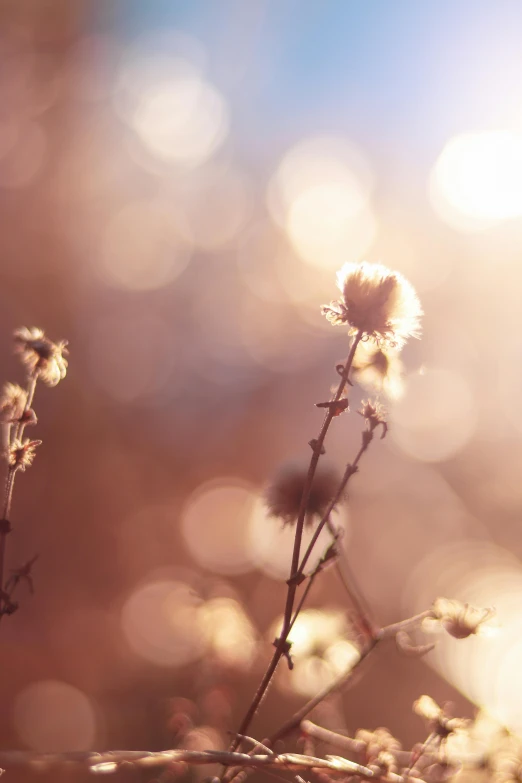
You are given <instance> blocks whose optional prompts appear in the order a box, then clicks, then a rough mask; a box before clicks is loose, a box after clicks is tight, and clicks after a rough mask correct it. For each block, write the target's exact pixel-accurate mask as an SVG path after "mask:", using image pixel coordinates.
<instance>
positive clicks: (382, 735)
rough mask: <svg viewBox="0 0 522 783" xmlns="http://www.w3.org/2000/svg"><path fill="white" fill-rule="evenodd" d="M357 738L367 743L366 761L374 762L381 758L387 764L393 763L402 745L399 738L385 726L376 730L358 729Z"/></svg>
mask: <svg viewBox="0 0 522 783" xmlns="http://www.w3.org/2000/svg"><path fill="white" fill-rule="evenodd" d="M355 739H356V740H358V741H359V742H362V743H364V745H365V751H364V755H365V757H366V758H365V760H366V762H368V763H372V762H376V761H378V760H380V762H381V763H383V764H384V765H385V766H390V765H391V763H393V762H392V759H394V754H395V753H397V752H398V751H399V750H401V747H402V746H401V743H400V742H399V740H398V739H396V738H395V737H394V736H393V735H392V734H390V732H389V731H388V729H384V728H379V729H375V731H368V730H367V729H358V730H357V732H356V733H355ZM386 762H388V763H386Z"/></svg>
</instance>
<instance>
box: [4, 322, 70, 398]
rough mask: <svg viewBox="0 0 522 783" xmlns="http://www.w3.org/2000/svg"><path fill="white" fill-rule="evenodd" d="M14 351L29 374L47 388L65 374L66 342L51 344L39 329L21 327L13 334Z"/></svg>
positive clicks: (61, 378)
mask: <svg viewBox="0 0 522 783" xmlns="http://www.w3.org/2000/svg"><path fill="white" fill-rule="evenodd" d="M14 339H15V350H16V352H17V353H19V354H20V355H21V358H22V362H23V363H24V364H25V366H26V367H27V368H28V369H29V372H30V373H32V374H34V373H36V374H38V377H39V378H40V379H41V380H42V381H43V382H44V383H46V384H47V385H48V386H56V384H57V383H59V381H61V380H63V378H65V375H66V373H67V360H66V359H65V358H64V354H66V353H67V348H66V346H67V340H60V341H59V342H58V343H53V342H52V341H51V340H49V338H48V337H46V336H45V334H44V332H43V331H42V330H41V329H36V328H35V327H33V328H31V329H28V328H27V327H25V326H23V327H22V328H20V329H17V330H16V331H15V333H14Z"/></svg>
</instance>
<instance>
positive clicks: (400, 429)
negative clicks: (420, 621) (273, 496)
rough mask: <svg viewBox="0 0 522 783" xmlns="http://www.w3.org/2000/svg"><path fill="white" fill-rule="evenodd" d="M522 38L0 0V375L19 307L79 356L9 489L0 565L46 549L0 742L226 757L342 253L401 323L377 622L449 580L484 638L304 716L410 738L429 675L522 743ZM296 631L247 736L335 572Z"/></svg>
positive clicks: (347, 434)
mask: <svg viewBox="0 0 522 783" xmlns="http://www.w3.org/2000/svg"><path fill="white" fill-rule="evenodd" d="M521 33H522V8H521V6H520V5H519V4H518V3H513V2H510V1H509V0H497V2H496V3H489V2H487V0H473V2H472V1H471V0H461V1H460V2H459V3H453V2H449V0H439V2H431V1H430V2H424V3H416V2H413V0H395V2H393V3H392V2H388V3H387V2H380V0H367V2H359V0H348V1H347V2H343V0H326V2H325V1H320V0H299V1H298V0H282V1H281V2H279V0H248V2H244V1H243V0H219V2H211V0H191V2H185V1H181V0H180V1H178V0H164V1H160V0H150V1H149V2H141V0H110V2H103V3H102V2H89V1H88V0H45V1H44V0H16V2H14V1H12V2H9V1H8V0H6V2H3V3H2V5H1V7H0V106H1V111H0V236H1V253H0V259H1V263H0V275H1V289H0V290H1V297H2V306H1V308H0V327H1V328H0V334H2V335H3V339H2V341H1V344H0V353H1V358H2V368H3V369H2V378H3V379H5V380H11V381H17V380H20V379H21V377H22V375H21V368H20V367H19V366H18V364H17V361H16V359H15V357H13V356H12V351H11V348H12V346H11V343H10V334H11V333H12V331H13V329H14V328H15V327H18V326H21V325H27V326H33V325H35V326H41V327H43V328H44V329H45V330H46V332H47V333H48V334H49V336H50V337H51V338H54V339H59V338H61V337H66V338H68V339H69V341H70V350H71V356H70V371H69V374H68V377H67V379H66V381H65V382H64V383H62V384H60V385H59V387H58V388H57V389H56V390H53V391H52V393H50V391H49V390H48V389H45V388H44V389H39V390H38V395H37V398H36V400H35V409H36V412H37V414H38V416H39V419H40V421H39V423H38V427H37V430H35V436H36V437H39V438H42V440H43V446H42V447H41V449H40V451H39V453H38V457H37V460H36V462H35V465H34V466H33V467H32V468H31V470H30V472H28V473H27V475H25V476H22V477H21V479H20V480H19V482H18V485H17V487H16V491H15V502H14V509H13V525H14V528H15V529H14V532H13V533H12V535H11V536H10V540H9V553H8V558H9V560H8V563H9V564H10V565H11V566H12V567H15V566H17V565H20V563H22V562H23V561H25V560H27V559H28V558H29V557H31V556H33V555H34V554H38V555H39V559H38V561H37V563H36V566H35V574H34V578H35V584H36V591H35V595H34V596H32V597H31V596H25V595H22V594H21V599H20V600H21V604H22V606H21V608H20V610H19V612H18V613H16V614H15V615H14V616H13V617H11V618H6V620H5V621H4V622H3V623H2V627H1V645H0V670H1V671H2V672H3V676H2V677H1V678H0V694H1V703H2V711H1V712H0V731H1V743H2V746H3V747H4V748H8V747H10V748H14V747H19V748H28V749H35V750H67V749H86V748H100V749H101V748H109V747H128V748H132V747H140V748H148V749H151V750H153V749H159V748H163V747H173V746H176V745H180V746H184V747H193V748H212V747H217V748H220V747H225V746H226V745H227V743H228V737H227V734H226V731H227V730H229V729H232V728H233V727H234V726H235V725H236V724H237V722H238V720H239V718H240V717H241V715H242V713H243V712H244V710H245V708H246V706H247V704H248V702H249V699H250V697H251V694H252V692H253V690H254V688H255V687H256V686H257V682H258V679H259V677H260V674H261V672H262V671H263V669H264V666H265V664H266V661H267V660H268V656H269V654H270V649H271V648H270V643H271V641H272V639H273V637H274V635H275V633H276V629H277V621H278V618H280V615H281V612H282V608H283V600H284V587H283V583H284V579H285V578H286V577H287V571H288V568H289V551H290V546H291V535H292V534H291V531H289V530H285V531H282V530H281V528H280V526H279V524H278V523H277V522H274V521H273V520H267V519H266V515H265V513H264V510H263V507H262V504H261V502H260V494H261V492H262V489H263V486H264V485H265V483H266V481H267V479H268V478H269V477H270V475H271V474H272V472H273V471H274V470H275V468H276V467H277V465H279V463H281V462H284V461H286V460H288V459H293V458H305V457H307V456H308V446H307V445H306V444H307V441H308V440H309V439H310V438H311V437H314V436H315V435H316V434H317V430H318V428H319V426H320V422H321V413H320V412H319V411H317V410H316V409H315V408H314V407H313V404H314V403H315V402H318V401H320V400H322V399H324V398H325V395H326V394H327V393H328V389H329V387H330V385H331V384H332V383H333V382H334V380H335V372H334V365H335V363H336V362H338V361H340V360H342V359H343V358H344V357H345V356H346V353H347V349H348V341H347V337H346V335H345V334H344V332H343V330H342V329H333V328H332V327H331V326H330V325H329V324H328V323H327V322H326V320H325V319H324V318H322V316H321V315H320V311H319V306H320V305H321V304H322V303H325V302H329V301H330V299H332V298H333V297H334V296H335V294H336V289H335V271H336V270H337V269H338V268H339V266H340V265H341V264H342V263H344V262H345V261H348V260H350V261H355V260H360V259H366V260H369V261H382V262H383V263H384V264H386V265H387V266H388V267H390V268H391V269H396V270H398V271H400V272H402V273H404V274H405V276H406V277H407V278H408V279H409V280H410V281H411V282H412V283H413V285H414V286H415V287H416V289H417V291H418V293H419V295H420V297H421V300H422V302H423V306H424V309H425V312H426V316H425V319H424V335H423V339H422V342H420V343H417V342H415V344H410V345H409V346H408V347H407V349H406V351H405V354H404V361H405V366H406V382H405V393H404V396H403V397H402V398H400V399H398V400H393V401H390V402H389V410H390V434H389V436H388V437H387V439H386V440H385V441H384V442H379V443H375V444H373V445H372V448H371V450H370V452H369V453H368V454H367V455H366V456H365V458H364V462H363V464H362V466H361V472H360V473H359V474H358V475H357V476H356V477H355V478H354V480H353V482H352V484H351V490H350V497H349V502H348V504H347V507H346V508H345V509H344V510H343V511H342V512H341V514H340V515H339V520H338V522H339V523H340V524H342V525H343V527H344V528H345V535H344V539H343V541H344V545H345V546H346V548H347V551H348V553H349V556H350V558H351V562H352V564H353V568H354V571H355V573H356V575H357V577H358V579H359V581H360V585H361V588H362V590H363V592H364V594H365V595H366V597H367V599H368V601H369V602H370V604H371V606H372V608H373V610H374V613H375V615H376V617H377V618H378V620H379V621H380V622H381V623H385V622H392V621H395V620H398V619H401V618H402V617H405V616H407V615H409V614H413V613H415V612H417V611H420V610H422V609H425V608H427V607H428V606H429V605H430V603H431V602H432V600H433V599H434V598H435V597H437V596H438V595H448V596H451V597H455V598H459V599H461V600H469V601H470V602H473V603H476V604H477V605H486V606H489V605H495V606H496V607H497V613H498V620H499V629H498V633H497V635H496V636H494V637H492V638H489V639H481V638H472V639H468V640H465V641H464V642H461V643H457V642H455V641H454V640H452V639H447V640H441V641H440V644H439V645H438V646H437V649H436V651H435V652H434V653H432V654H431V655H430V656H428V658H427V659H423V660H417V659H410V658H405V657H401V655H400V654H399V653H398V652H397V651H396V650H395V649H394V648H393V647H391V646H389V647H386V648H385V649H383V650H381V651H380V652H379V654H378V655H377V656H376V658H375V660H374V662H373V664H372V667H371V669H370V670H369V671H367V674H366V676H365V678H363V679H362V680H361V682H360V683H358V684H357V686H356V687H355V689H353V690H352V691H350V692H349V693H348V694H347V695H346V696H338V697H336V698H334V699H332V700H331V701H330V702H328V704H325V705H323V706H322V707H321V709H320V710H319V714H318V715H317V716H316V718H317V719H318V720H319V721H320V722H322V723H323V725H325V726H327V727H329V728H335V729H337V730H345V731H349V732H353V731H354V730H355V729H356V728H359V727H368V728H373V727H375V726H378V725H386V726H387V727H388V728H389V729H390V730H391V731H392V732H393V733H394V734H395V735H397V736H399V737H400V738H401V739H402V740H403V741H404V742H405V743H406V744H407V743H411V742H413V741H416V740H420V739H422V738H423V731H424V729H423V727H422V725H421V724H420V722H419V720H418V719H417V718H416V717H415V716H413V715H412V713H411V703H412V701H413V700H414V699H415V698H418V696H419V695H420V694H421V693H423V692H428V693H430V694H431V695H432V696H434V697H435V698H436V699H437V700H438V701H444V700H446V699H451V700H453V701H454V702H455V704H456V710H457V712H462V713H464V714H467V715H471V714H472V712H473V707H472V705H471V704H470V703H469V702H467V701H466V699H469V700H471V702H473V703H475V704H477V705H481V706H483V707H485V708H486V709H487V710H489V711H490V712H491V713H492V714H493V715H494V716H495V717H496V718H498V719H500V720H502V721H503V722H505V723H507V724H508V725H509V726H510V727H511V728H513V729H515V730H522V711H521V707H520V704H521V701H522V700H521V696H522V679H521V674H520V664H519V661H520V656H521V654H522V636H521V634H520V625H521V609H520V607H521V603H522V602H521V598H522V570H521V567H520V562H519V559H518V557H519V555H520V549H521V545H520V540H521V539H520V533H519V528H520V510H521V507H522V482H521V479H520V476H521V470H522V413H521V411H522V408H521V406H520V402H519V400H520V392H521V389H522V362H521V358H522V344H521V338H520V328H521V325H522V310H521V308H520V290H521V283H522V265H521V254H520V247H521V239H522V220H521V217H522V104H521V98H520V82H521V77H522V55H521V51H520V37H521ZM361 394H362V392H361V390H360V389H358V388H357V387H356V388H354V390H353V391H352V392H351V403H352V405H351V407H352V410H353V409H356V408H357V407H358V402H359V400H360V397H361ZM357 419H359V420H357ZM361 425H362V421H361V420H360V418H359V417H357V416H344V417H342V418H341V419H340V420H339V421H338V422H336V426H335V427H334V428H333V430H332V432H331V436H330V437H329V442H328V444H327V446H328V457H329V458H330V459H331V460H332V461H334V462H336V463H337V464H338V465H342V464H344V463H345V462H346V461H347V460H349V459H350V458H351V457H353V455H354V454H355V452H356V449H357V445H358V442H359V434H358V433H359V430H360V427H361ZM297 632H298V633H297ZM296 633H297V636H296V659H297V658H298V659H299V660H298V665H296V669H295V670H294V672H292V674H291V675H290V673H289V672H288V671H281V672H280V673H279V676H278V678H277V680H276V684H275V685H274V687H273V688H272V690H271V692H270V694H269V696H268V698H267V700H266V701H265V703H264V705H263V708H262V711H261V713H260V715H259V718H258V720H257V723H256V724H255V726H254V728H253V731H254V732H255V734H256V736H257V737H259V738H261V737H264V736H266V735H267V734H268V733H270V731H271V730H273V729H275V728H277V726H276V725H275V724H276V723H277V724H279V723H280V722H281V720H282V719H283V718H284V717H287V716H289V715H290V714H291V713H292V712H293V711H294V710H295V709H296V708H297V707H298V706H299V705H300V704H302V702H303V699H305V698H307V697H308V696H309V695H312V694H313V693H314V692H315V691H316V690H317V689H318V688H319V687H320V685H321V684H324V682H325V681H327V680H328V678H329V677H332V676H333V673H335V672H338V671H339V668H342V667H343V666H345V665H346V663H347V660H349V658H350V654H351V650H352V647H351V645H350V643H349V642H350V625H349V618H348V617H347V613H346V603H345V600H344V595H343V593H342V590H341V589H340V586H339V584H338V582H337V581H336V579H335V575H334V574H333V573H330V572H328V573H326V574H325V575H323V577H322V578H321V579H319V580H318V581H317V584H316V586H315V587H314V590H313V592H312V595H311V599H310V603H309V611H307V612H306V613H305V615H304V616H303V618H302V623H301V625H300V627H299V629H298V628H297V627H296ZM297 653H298V654H297ZM198 774H199V773H198ZM201 774H202V775H206V774H208V770H203V771H202V772H201Z"/></svg>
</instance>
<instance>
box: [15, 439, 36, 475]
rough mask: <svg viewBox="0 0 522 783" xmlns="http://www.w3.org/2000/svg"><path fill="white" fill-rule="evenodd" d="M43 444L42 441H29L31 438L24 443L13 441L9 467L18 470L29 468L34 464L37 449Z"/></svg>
mask: <svg viewBox="0 0 522 783" xmlns="http://www.w3.org/2000/svg"><path fill="white" fill-rule="evenodd" d="M41 443H42V441H41V440H29V438H26V439H25V440H24V441H23V442H22V441H21V440H15V441H13V443H12V444H11V448H10V450H9V455H8V462H9V465H10V466H11V467H12V468H16V469H17V470H25V469H26V468H28V467H29V466H30V465H32V464H33V460H34V458H35V455H36V448H37V446H40V445H41Z"/></svg>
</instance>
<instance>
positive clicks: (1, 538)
mask: <svg viewBox="0 0 522 783" xmlns="http://www.w3.org/2000/svg"><path fill="white" fill-rule="evenodd" d="M37 381H38V373H33V374H32V375H30V376H29V380H28V384H27V400H26V403H25V407H24V411H23V414H22V417H21V420H20V421H18V422H17V424H16V427H15V428H14V432H13V436H12V440H11V441H10V443H13V442H14V441H15V440H20V439H21V438H22V436H23V434H24V430H25V426H26V424H25V420H24V419H25V416H24V414H25V413H26V412H27V411H28V410H29V409H30V408H31V406H32V404H33V399H34V393H35V391H36V384H37ZM18 467H19V466H18V465H14V466H9V468H8V470H7V476H6V479H5V492H4V508H3V512H2V519H1V521H0V524H1V528H0V621H1V619H2V617H3V612H2V609H3V608H4V600H5V599H4V596H3V593H4V578H5V577H4V574H5V556H6V548H7V534H8V533H9V532H10V530H11V526H10V524H9V517H10V515H11V504H12V502H13V490H14V482H15V478H16V473H17V471H18Z"/></svg>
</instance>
